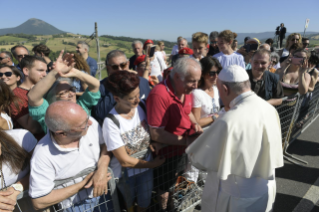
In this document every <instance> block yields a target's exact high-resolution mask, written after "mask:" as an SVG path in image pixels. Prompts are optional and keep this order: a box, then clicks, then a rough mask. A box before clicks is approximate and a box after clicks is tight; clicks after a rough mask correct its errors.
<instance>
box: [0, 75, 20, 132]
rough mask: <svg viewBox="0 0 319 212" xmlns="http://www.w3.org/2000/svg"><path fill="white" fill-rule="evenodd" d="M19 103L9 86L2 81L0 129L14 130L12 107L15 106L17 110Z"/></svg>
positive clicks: (0, 86)
mask: <svg viewBox="0 0 319 212" xmlns="http://www.w3.org/2000/svg"><path fill="white" fill-rule="evenodd" d="M18 101H19V100H18V98H17V97H16V96H14V94H13V93H12V91H11V90H10V88H9V86H8V85H7V84H6V83H4V82H2V81H0V129H3V130H10V129H13V123H12V120H11V117H10V115H11V109H10V105H12V104H14V105H15V107H16V108H19V104H18Z"/></svg>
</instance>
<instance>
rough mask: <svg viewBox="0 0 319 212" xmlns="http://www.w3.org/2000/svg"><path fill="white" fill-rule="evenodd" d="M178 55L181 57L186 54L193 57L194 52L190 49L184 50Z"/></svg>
mask: <svg viewBox="0 0 319 212" xmlns="http://www.w3.org/2000/svg"><path fill="white" fill-rule="evenodd" d="M178 54H181V55H184V54H189V55H192V54H194V52H193V50H192V49H190V48H187V47H185V48H182V49H181V50H179V52H178Z"/></svg>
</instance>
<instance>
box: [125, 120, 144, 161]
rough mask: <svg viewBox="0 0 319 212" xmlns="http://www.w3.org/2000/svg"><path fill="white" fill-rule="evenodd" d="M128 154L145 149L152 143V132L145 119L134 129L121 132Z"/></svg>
mask: <svg viewBox="0 0 319 212" xmlns="http://www.w3.org/2000/svg"><path fill="white" fill-rule="evenodd" d="M121 137H122V140H123V142H124V143H125V149H126V151H127V154H128V155H132V154H135V153H137V152H140V151H142V150H145V149H147V148H148V147H149V145H150V134H149V129H148V125H147V124H146V122H145V120H144V121H142V122H141V123H140V124H139V125H138V126H136V127H135V128H134V129H132V130H129V131H127V132H124V133H122V134H121Z"/></svg>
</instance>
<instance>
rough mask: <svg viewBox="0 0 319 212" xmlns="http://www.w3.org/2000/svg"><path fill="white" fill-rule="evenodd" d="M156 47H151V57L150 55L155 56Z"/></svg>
mask: <svg viewBox="0 0 319 212" xmlns="http://www.w3.org/2000/svg"><path fill="white" fill-rule="evenodd" d="M155 47H156V46H152V47H151V49H150V54H149V57H150V58H151V57H153V56H154V53H155Z"/></svg>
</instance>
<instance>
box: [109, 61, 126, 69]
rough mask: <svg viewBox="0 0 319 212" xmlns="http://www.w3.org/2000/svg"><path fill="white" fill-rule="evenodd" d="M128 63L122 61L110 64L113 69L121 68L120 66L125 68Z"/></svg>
mask: <svg viewBox="0 0 319 212" xmlns="http://www.w3.org/2000/svg"><path fill="white" fill-rule="evenodd" d="M126 65H127V61H126V62H123V63H121V64H120V65H109V66H111V68H112V69H113V70H119V69H120V67H121V69H124V68H125V67H126Z"/></svg>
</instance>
